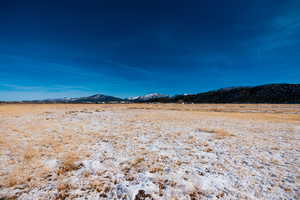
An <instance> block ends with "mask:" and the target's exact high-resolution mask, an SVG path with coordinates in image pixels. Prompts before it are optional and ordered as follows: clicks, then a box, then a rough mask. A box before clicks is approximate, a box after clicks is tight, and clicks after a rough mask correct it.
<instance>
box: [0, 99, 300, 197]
mask: <svg viewBox="0 0 300 200" xmlns="http://www.w3.org/2000/svg"><path fill="white" fill-rule="evenodd" d="M103 111H112V113H113V114H112V115H110V114H109V115H103V113H101V112H103ZM269 112H270V113H269ZM295 112H299V113H300V106H299V105H247V104H245V105H238V104H233V105H222V104H218V105H216V104H199V105H182V104H127V105H126V104H125V105H124V104H120V105H92V104H85V105H84V104H80V105H78V104H77V105H71V104H57V105H55V104H50V105H30V104H28V105H0V132H1V134H0V152H1V154H0V158H3V162H4V164H3V163H2V165H1V167H2V168H3V169H1V167H0V174H1V176H0V186H5V187H16V186H20V185H22V184H24V185H28V187H29V188H30V187H34V186H36V185H39V184H41V183H44V182H46V181H47V177H48V175H49V174H50V175H53V174H54V175H55V176H57V175H58V177H59V178H61V179H62V180H63V179H64V178H66V177H69V176H70V175H71V174H72V173H74V170H77V169H79V168H80V167H82V165H81V164H80V161H81V160H83V159H87V158H88V157H89V155H90V153H89V151H88V150H85V148H88V147H90V146H93V145H94V144H95V143H96V142H98V143H101V144H103V143H104V146H105V145H106V144H107V146H109V147H111V148H112V149H113V151H116V152H120V154H121V153H123V151H125V152H126V153H127V156H129V157H130V159H129V161H127V162H126V163H125V164H124V166H121V171H122V172H123V173H124V175H125V177H126V180H127V181H130V182H134V181H137V175H136V173H139V172H141V171H143V170H147V171H149V172H150V173H152V174H153V175H163V174H164V172H165V167H164V165H162V163H168V164H169V165H170V166H172V167H173V168H174V169H179V168H180V167H183V166H185V165H189V162H190V161H184V160H180V159H179V160H178V159H176V160H173V161H172V159H171V158H170V157H169V158H168V157H167V156H161V155H155V153H153V152H151V151H149V150H147V149H145V147H147V145H149V144H153V143H155V142H156V141H161V142H163V143H164V142H165V143H168V142H174V141H177V140H178V141H180V142H183V143H184V144H185V145H186V146H185V148H184V149H183V151H185V152H188V153H186V154H185V155H186V156H187V157H189V156H191V157H192V154H193V153H194V152H193V150H192V147H198V146H199V147H201V148H203V151H204V152H210V153H211V154H213V153H215V152H217V151H218V149H216V148H215V147H214V146H212V145H211V144H210V142H203V141H202V142H201V141H200V140H199V137H198V136H197V134H196V135H189V136H187V135H188V134H189V133H193V134H194V133H195V130H196V131H200V132H208V133H211V135H210V134H208V135H210V136H209V137H211V136H213V137H211V138H212V140H213V139H224V140H214V142H215V141H216V142H220V143H222V142H227V141H230V140H229V139H230V138H234V139H238V138H242V137H240V135H242V134H244V133H245V132H246V133H247V131H248V132H251V133H254V135H255V134H260V133H266V134H265V135H267V133H272V132H274V130H275V129H277V130H275V132H276V131H278V132H279V131H281V132H295V130H296V129H294V126H289V125H295V124H296V125H298V124H300V115H299V114H295ZM106 113H110V112H106ZM104 114H105V113H104ZM103 116H104V117H105V118H101V117H103ZM107 116H108V118H106V117H107ZM110 116H112V118H109V117H110ZM113 117H117V118H113ZM118 117H119V118H118ZM115 119H117V120H115ZM97 120H98V121H97ZM105 120H107V121H108V123H107V122H105V123H102V122H103V121H105ZM119 122H120V123H119ZM236 122H237V123H236ZM273 123H279V124H278V125H280V128H282V130H279V129H278V127H279V126H276V127H275V128H274V129H272V125H273ZM252 124H254V125H255V126H252ZM94 125H95V127H94ZM106 125H107V126H106ZM281 125H282V126H281ZM233 126H234V127H233ZM170 127H171V128H170ZM199 127H200V128H199ZM93 128H95V129H93ZM169 130H172V131H169ZM233 133H234V134H233ZM235 135H236V137H233V136H235ZM254 139H255V138H253V140H254ZM286 139H288V138H286ZM128 144H130V145H128ZM80 147H83V148H80ZM281 149H282V148H281V147H280V148H279V147H273V150H276V151H279V150H281ZM160 151H170V152H172V151H171V150H170V149H168V147H162V148H160ZM93 153H94V152H93ZM101 153H103V155H102V157H101V158H99V159H101V160H106V161H107V160H110V161H111V162H113V161H114V159H115V157H113V156H112V155H110V154H112V153H114V152H108V153H105V152H101ZM93 156H94V154H93V155H92V157H93ZM7 157H8V158H9V159H7ZM49 160H50V161H51V160H56V161H57V164H58V165H57V166H56V167H55V168H54V169H53V168H51V169H50V168H48V167H47V166H45V165H44V164H45V163H43V162H42V161H49ZM201 162H202V161H201ZM203 162H207V161H206V160H203ZM271 162H272V163H273V164H276V160H272V161H271ZM98 173H100V172H99V171H97V172H95V173H91V172H90V171H87V172H85V173H83V177H85V178H86V179H93V177H94V175H95V174H98ZM101 173H102V172H101ZM101 176H102V175H101ZM103 176H104V175H103ZM71 187H72V186H71V185H70V184H69V183H67V182H63V181H62V182H61V183H60V184H59V185H58V187H57V190H58V193H59V198H60V199H63V198H66V197H68V195H69V190H70V189H71ZM89 187H91V188H92V190H95V191H98V192H100V193H101V194H102V193H103V194H102V195H103V196H105V193H107V192H108V191H109V187H110V186H109V184H107V183H106V182H103V181H102V180H95V181H91V184H90V186H89ZM143 195H146V194H142V193H141V194H140V196H143ZM201 195H202V194H201V193H191V198H192V197H193V198H200V196H201ZM220 198H222V194H221V195H220Z"/></svg>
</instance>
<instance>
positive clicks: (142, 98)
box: [128, 93, 169, 101]
mask: <svg viewBox="0 0 300 200" xmlns="http://www.w3.org/2000/svg"><path fill="white" fill-rule="evenodd" d="M163 97H169V96H168V95H164V94H159V93H150V94H146V95H144V96H136V97H130V98H128V100H131V101H148V100H152V99H157V98H163Z"/></svg>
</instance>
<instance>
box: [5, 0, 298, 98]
mask: <svg viewBox="0 0 300 200" xmlns="http://www.w3.org/2000/svg"><path fill="white" fill-rule="evenodd" d="M268 83H300V1H299V0H251V1H249V0H218V1H212V0H186V1H183V0H181V1H178V0H144V1H141V0H134V1H131V0H126V1H124V0H109V1H107V0H105V1H104V0H85V1H82V0H70V1H67V0H59V1H57V0H43V1H40V0H36V1H33V0H26V1H24V0H19V1H17V0H7V1H0V100H5V101H11V100H31V99H46V98H61V97H80V96H88V95H93V94H96V93H101V94H107V95H112V96H118V97H130V96H137V95H144V94H148V93H154V92H158V93H162V94H170V95H174V94H190V93H199V92H204V91H208V90H212V89H218V88H224V87H231V86H252V85H261V84H268Z"/></svg>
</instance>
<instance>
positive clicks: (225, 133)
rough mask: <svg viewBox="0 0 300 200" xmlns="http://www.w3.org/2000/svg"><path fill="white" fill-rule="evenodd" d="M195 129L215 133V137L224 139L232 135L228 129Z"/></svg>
mask: <svg viewBox="0 0 300 200" xmlns="http://www.w3.org/2000/svg"><path fill="white" fill-rule="evenodd" d="M197 131H200V132H207V133H213V134H215V135H216V136H215V138H216V139H224V138H226V137H231V136H234V135H233V134H231V133H229V132H228V131H226V130H224V129H210V128H199V129H197Z"/></svg>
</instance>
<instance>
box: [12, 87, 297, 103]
mask: <svg viewBox="0 0 300 200" xmlns="http://www.w3.org/2000/svg"><path fill="white" fill-rule="evenodd" d="M140 102H144V103H300V84H268V85H260V86H254V87H230V88H221V89H218V90H213V91H208V92H204V93H198V94H184V95H175V96H169V95H163V94H159V93H153V94H147V95H144V96H137V97H130V98H126V99H122V98H118V97H113V96H107V95H103V94H96V95H93V96H88V97H79V98H62V99H45V100H35V101H22V102H18V103H140Z"/></svg>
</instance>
